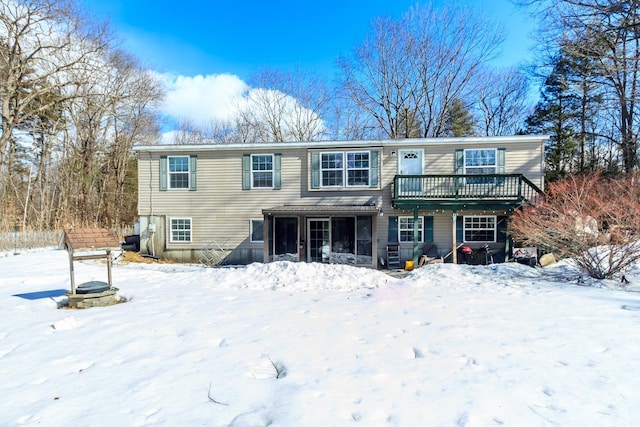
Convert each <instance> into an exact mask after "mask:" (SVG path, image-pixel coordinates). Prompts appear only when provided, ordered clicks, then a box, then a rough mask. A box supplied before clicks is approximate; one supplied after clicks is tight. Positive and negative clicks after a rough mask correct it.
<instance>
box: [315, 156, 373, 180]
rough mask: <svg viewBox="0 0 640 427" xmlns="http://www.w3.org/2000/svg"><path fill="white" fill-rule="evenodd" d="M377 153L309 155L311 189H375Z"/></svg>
mask: <svg viewBox="0 0 640 427" xmlns="http://www.w3.org/2000/svg"><path fill="white" fill-rule="evenodd" d="M378 169H379V167H378V152H377V151H332V152H315V153H312V155H311V187H312V188H336V187H341V188H343V187H377V186H378V180H379V177H378V174H379V170H378Z"/></svg>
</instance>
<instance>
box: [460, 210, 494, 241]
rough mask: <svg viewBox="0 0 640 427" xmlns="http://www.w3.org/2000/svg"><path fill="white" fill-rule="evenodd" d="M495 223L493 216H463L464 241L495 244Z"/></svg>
mask: <svg viewBox="0 0 640 427" xmlns="http://www.w3.org/2000/svg"><path fill="white" fill-rule="evenodd" d="M496 223H497V221H496V217H495V216H465V217H464V229H463V230H464V241H465V242H495V241H496Z"/></svg>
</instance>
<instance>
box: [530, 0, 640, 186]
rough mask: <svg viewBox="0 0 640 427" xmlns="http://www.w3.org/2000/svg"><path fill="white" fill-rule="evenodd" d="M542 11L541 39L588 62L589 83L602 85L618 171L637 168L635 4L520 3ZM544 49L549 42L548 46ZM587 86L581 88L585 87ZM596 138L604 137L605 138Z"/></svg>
mask: <svg viewBox="0 0 640 427" xmlns="http://www.w3.org/2000/svg"><path fill="white" fill-rule="evenodd" d="M520 3H524V4H526V5H528V6H532V7H534V6H537V8H538V9H540V10H541V11H542V15H541V16H542V22H544V23H545V30H546V31H545V32H544V34H543V37H544V38H545V41H547V42H549V43H552V46H553V44H555V46H557V47H558V49H562V50H563V51H564V52H566V53H567V54H568V55H570V56H571V57H572V58H574V59H575V60H577V61H581V62H583V63H585V64H589V67H588V68H587V69H586V71H587V72H588V76H587V75H585V77H588V78H589V80H590V82H591V83H590V84H591V85H592V84H593V83H597V84H599V85H600V86H601V88H602V89H603V90H602V95H603V99H602V101H603V103H602V106H603V107H605V108H610V109H611V110H612V111H613V112H614V115H613V116H612V117H613V118H614V122H613V123H612V125H613V126H614V127H615V130H616V132H615V134H614V135H611V136H612V138H613V139H612V141H613V142H615V143H616V145H617V147H618V149H619V151H620V153H621V163H622V168H623V170H624V171H625V172H626V173H627V174H630V173H632V172H633V171H634V170H635V169H636V167H637V166H638V165H637V163H638V160H637V151H638V133H639V130H640V119H639V118H638V106H639V102H638V101H639V95H640V93H639V90H640V87H639V84H640V81H639V78H640V74H639V73H640V37H639V34H638V28H640V2H638V1H636V0H633V1H621V0H599V1H590V0H546V1H537V2H536V1H532V0H521V1H520ZM547 46H549V44H547ZM585 87H586V85H585ZM601 136H603V137H606V136H607V135H606V134H602V135H601Z"/></svg>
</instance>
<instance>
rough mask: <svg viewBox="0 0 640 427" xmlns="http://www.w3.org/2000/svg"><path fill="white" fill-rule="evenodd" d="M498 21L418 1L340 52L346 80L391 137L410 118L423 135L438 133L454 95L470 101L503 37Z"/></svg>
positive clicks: (378, 23)
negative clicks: (349, 51)
mask: <svg viewBox="0 0 640 427" xmlns="http://www.w3.org/2000/svg"><path fill="white" fill-rule="evenodd" d="M496 28H497V26H496V25H491V24H489V23H487V22H482V21H481V20H480V19H478V17H477V15H475V14H473V13H471V11H469V10H462V9H455V8H445V9H443V10H442V11H438V10H436V9H434V8H433V7H430V6H416V7H413V8H411V9H410V10H409V12H408V13H407V14H405V15H404V16H403V17H402V18H400V19H391V18H380V19H378V20H376V21H375V22H374V24H373V29H372V33H371V34H370V35H369V36H368V37H367V38H366V39H365V41H364V42H363V43H362V45H360V46H359V47H357V48H356V49H355V50H354V52H353V54H352V56H351V57H343V58H340V60H339V67H340V69H341V72H342V76H343V85H344V87H345V88H346V90H347V92H348V93H349V96H350V98H351V100H352V101H353V102H354V103H356V104H357V105H358V106H359V107H361V108H362V109H364V110H365V111H367V112H368V114H370V115H371V116H372V117H373V118H374V120H375V121H376V122H377V124H378V125H379V127H380V128H381V129H383V130H384V132H385V133H386V134H387V136H388V137H390V138H403V137H408V136H409V135H408V132H407V131H409V130H410V129H411V128H412V127H411V126H406V120H407V118H409V117H415V120H416V123H419V125H420V129H421V132H420V136H423V137H434V136H440V135H442V134H443V133H444V132H445V122H446V113H447V111H449V110H450V108H451V104H452V102H454V100H456V99H457V100H462V101H463V102H465V103H466V102H468V101H466V100H468V99H469V97H470V93H471V91H472V89H473V83H474V77H475V76H476V75H477V74H478V72H479V71H480V67H481V65H482V64H483V63H484V62H485V61H487V60H488V59H490V58H491V57H492V55H493V53H494V52H495V50H496V49H497V46H498V45H499V43H500V42H501V40H502V37H501V35H500V33H499V31H497V30H496ZM403 121H404V122H403ZM403 123H404V124H405V125H404V126H403Z"/></svg>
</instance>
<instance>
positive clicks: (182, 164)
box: [167, 156, 190, 189]
mask: <svg viewBox="0 0 640 427" xmlns="http://www.w3.org/2000/svg"><path fill="white" fill-rule="evenodd" d="M167 161H168V163H169V171H168V172H169V188H172V189H174V188H186V189H188V188H189V175H190V173H189V172H190V171H189V156H169V157H167Z"/></svg>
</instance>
